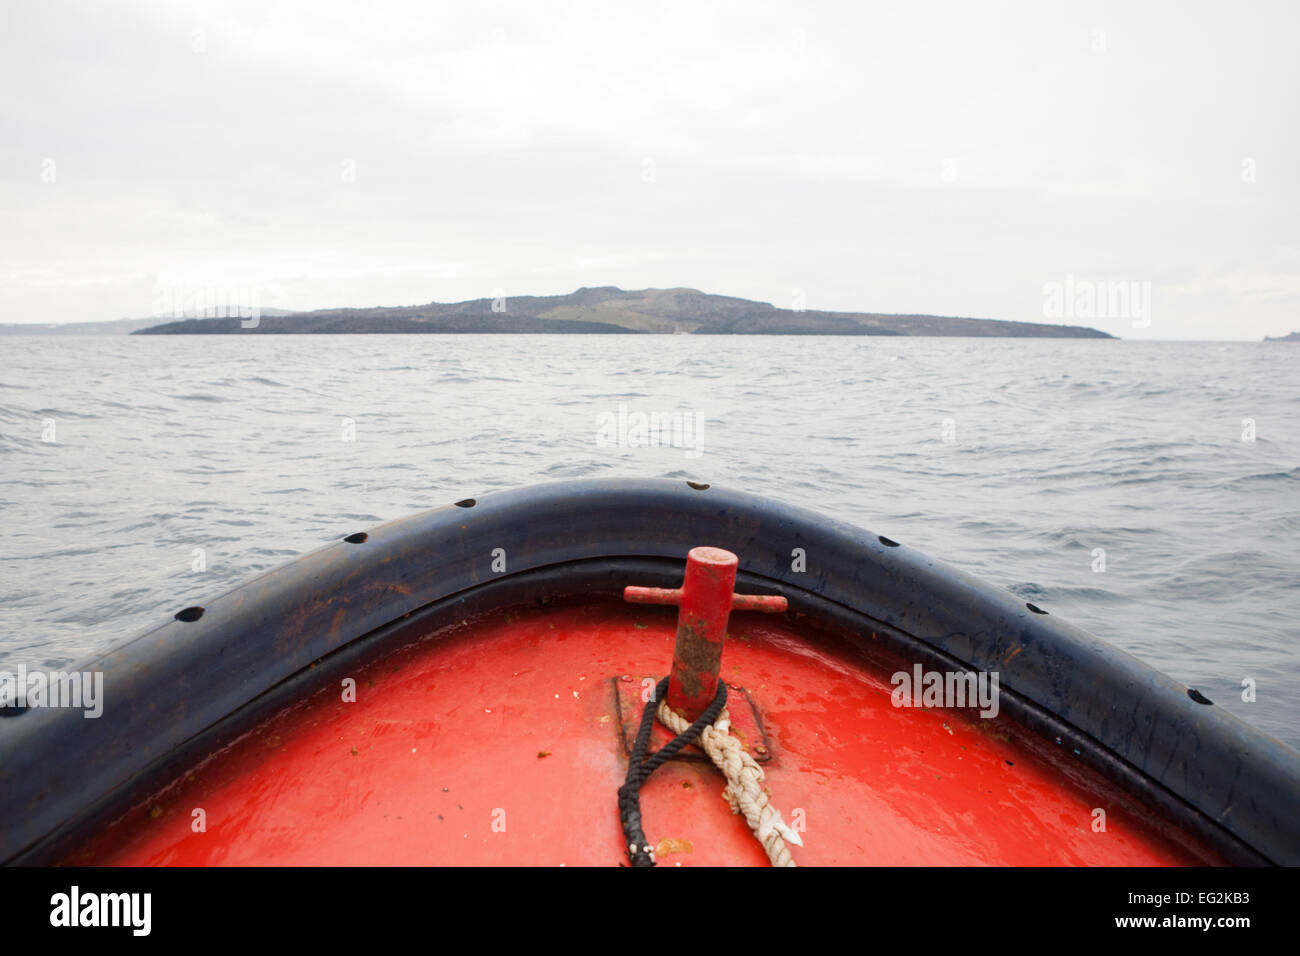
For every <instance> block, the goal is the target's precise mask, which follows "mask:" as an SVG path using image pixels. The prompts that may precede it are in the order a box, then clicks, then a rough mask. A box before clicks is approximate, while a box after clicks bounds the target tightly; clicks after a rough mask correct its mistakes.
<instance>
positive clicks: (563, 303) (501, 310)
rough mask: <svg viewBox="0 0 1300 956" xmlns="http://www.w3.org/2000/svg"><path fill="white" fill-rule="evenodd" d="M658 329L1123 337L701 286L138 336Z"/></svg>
mask: <svg viewBox="0 0 1300 956" xmlns="http://www.w3.org/2000/svg"><path fill="white" fill-rule="evenodd" d="M412 332H416V333H449V332H450V333H621V334H628V333H641V334H645V333H658V334H674V333H676V334H685V335H942V336H982V337H988V338H1088V339H1109V338H1114V336H1111V335H1108V334H1107V333H1105V332H1101V331H1098V330H1097V329H1091V328H1086V327H1084V326H1078V325H1049V324H1044V323H1038V322H1008V321H1003V320H1000V319H967V318H956V317H949V316H938V315H887V314H882V313H875V312H820V311H816V310H811V309H810V310H797V309H778V308H777V307H776V306H773V305H770V304H769V303H766V302H754V301H751V300H749V299H738V298H734V297H732V296H725V295H713V294H710V293H706V292H700V291H698V290H696V289H641V290H638V291H624V290H623V289H619V288H616V287H614V286H601V287H598V288H582V289H579V290H577V291H576V292H572V293H570V294H568V295H552V296H512V297H509V298H504V297H502V298H496V299H471V300H469V301H467V302H448V303H443V302H430V303H428V304H427V305H410V306H392V307H383V306H379V307H373V308H347V309H321V310H317V311H314V312H293V313H289V314H287V315H273V316H272V315H265V314H263V315H261V316H259V317H258V319H257V322H256V323H255V324H254V323H253V322H252V321H251V320H250V319H247V318H244V319H241V318H238V317H228V318H207V319H185V320H181V321H172V322H164V323H162V324H159V325H155V326H153V327H150V328H146V329H140V330H137V331H135V332H133V333H132V334H133V335H209V334H215V335H229V334H265V335H274V334H317V335H319V334H369V333H381V334H382V333H390V334H391V333H412Z"/></svg>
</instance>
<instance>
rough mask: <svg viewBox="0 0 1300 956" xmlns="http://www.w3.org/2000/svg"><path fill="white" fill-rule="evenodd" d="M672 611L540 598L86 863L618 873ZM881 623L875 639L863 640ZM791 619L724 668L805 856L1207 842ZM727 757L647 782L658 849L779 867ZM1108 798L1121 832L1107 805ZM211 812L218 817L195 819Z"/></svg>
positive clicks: (860, 858)
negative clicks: (744, 696)
mask: <svg viewBox="0 0 1300 956" xmlns="http://www.w3.org/2000/svg"><path fill="white" fill-rule="evenodd" d="M674 628H675V610H674V609H673V608H655V607H634V606H628V605H623V604H620V603H616V602H613V601H600V602H588V603H583V604H577V605H567V606H566V605H562V604H561V603H560V602H557V603H556V604H553V605H551V606H550V607H547V608H521V609H514V610H510V611H505V612H501V613H499V614H496V615H492V616H489V617H487V618H484V619H480V620H477V621H473V622H470V624H469V625H468V626H464V627H461V628H458V629H454V630H453V631H450V632H443V633H441V634H439V635H435V636H433V637H431V638H430V639H427V640H425V641H422V642H420V643H419V644H416V645H413V646H410V647H407V648H406V649H404V650H402V651H400V652H397V653H395V654H393V655H391V656H389V657H388V658H386V659H383V660H381V661H378V662H375V663H373V664H371V665H369V666H368V667H367V668H364V669H359V670H358V671H357V673H356V674H355V675H354V676H355V678H356V682H357V694H356V697H357V699H356V702H355V703H345V702H344V701H343V700H342V691H341V688H338V687H332V688H330V689H328V690H326V691H322V692H321V693H319V694H317V695H316V696H315V697H313V698H311V699H310V700H308V701H306V702H304V703H302V704H299V705H297V706H295V707H293V708H291V709H290V710H288V711H286V712H284V713H281V714H280V715H278V716H277V717H275V718H274V719H272V720H271V721H269V722H267V723H266V724H264V725H263V726H261V727H260V728H258V729H257V730H256V731H254V732H253V733H251V734H249V735H247V736H245V737H244V738H242V739H241V740H239V741H237V742H236V743H234V744H233V745H231V746H230V747H228V748H227V749H226V750H224V751H223V752H222V753H220V754H218V755H216V756H215V757H213V758H211V759H210V760H209V761H208V762H207V763H206V764H205V765H204V766H202V767H200V768H196V769H195V770H193V771H192V772H191V773H189V774H187V775H186V776H185V777H184V778H182V779H181V780H178V781H177V782H176V783H174V784H173V785H172V786H171V787H169V788H168V789H167V790H165V791H164V792H162V793H160V794H158V795H156V796H155V797H153V798H151V799H150V800H149V801H147V802H146V803H144V804H143V805H142V806H140V807H137V808H136V809H134V810H132V811H130V813H128V814H127V815H126V816H125V817H124V818H123V819H122V820H121V821H119V822H118V824H117V825H116V826H115V827H113V828H112V829H111V830H109V831H108V832H106V833H105V834H103V835H101V836H100V837H98V838H96V839H95V840H94V841H92V842H91V843H90V844H88V845H87V846H84V847H82V848H81V849H80V850H78V851H77V852H75V853H73V854H71V855H70V856H69V857H68V858H67V860H66V861H65V862H67V863H73V864H96V865H99V864H136V865H140V864H144V865H213V864H217V865H242V864H262V865H280V864H304V865H321V864H379V865H382V864H402V865H429V864H438V865H465V864H504V865H543V866H559V865H562V864H564V865H569V866H574V865H599V866H612V865H617V864H619V863H622V862H625V861H626V856H625V853H624V849H623V846H622V843H623V838H622V831H621V829H620V826H619V819H618V812H617V807H616V803H615V793H616V791H617V789H618V787H619V785H620V784H621V783H622V781H623V776H624V773H625V771H626V754H625V751H624V749H623V742H622V738H621V735H620V730H619V720H618V710H617V704H616V701H615V698H614V694H613V692H612V688H611V684H610V678H611V677H613V676H616V675H621V674H637V675H639V674H660V675H662V674H666V673H667V672H668V667H669V663H670V661H671V658H672V651H673V641H674ZM868 637H869V636H868ZM907 666H908V664H907V663H905V662H900V661H894V660H891V659H889V658H888V657H885V656H883V655H881V654H879V653H878V652H873V654H872V658H871V659H867V658H866V657H864V655H863V654H861V653H860V652H857V651H854V650H851V649H849V648H848V647H847V646H844V645H843V644H841V643H840V642H838V641H836V640H834V639H831V638H829V637H827V636H819V637H815V638H810V637H809V636H807V635H805V634H803V633H801V632H800V631H799V630H796V629H795V628H794V626H793V625H792V622H791V621H790V620H788V619H787V618H786V617H780V618H778V617H768V616H764V615H759V614H751V613H737V614H735V615H734V616H733V618H732V623H731V628H730V637H729V639H728V642H727V645H726V650H725V652H724V654H723V661H722V674H723V676H724V677H725V679H726V680H727V681H728V682H730V683H735V684H740V685H743V686H744V687H745V688H747V689H748V690H749V692H750V694H751V696H752V697H753V700H754V701H755V704H756V705H757V707H758V709H759V712H760V715H761V717H762V719H763V721H764V724H765V727H766V730H767V734H768V738H769V740H770V742H771V744H772V757H771V760H770V762H768V763H766V764H765V765H764V769H765V771H766V773H767V782H768V785H769V787H770V792H771V795H772V800H773V803H774V804H775V805H776V806H777V807H778V808H779V809H780V810H781V811H782V814H783V815H784V817H785V819H786V820H787V821H789V822H794V823H796V824H798V823H800V822H801V823H802V824H803V827H804V832H803V839H804V843H805V846H804V847H803V848H799V847H791V850H792V852H793V855H794V858H795V860H796V861H797V862H798V863H799V864H801V865H814V866H818V865H820V866H825V865H835V864H867V865H875V864H891V865H899V864H901V865H931V864H941V865H947V864H954V865H963V864H1020V865H1057V864H1063V865H1092V866H1105V865H1159V864H1187V863H1196V862H1201V861H1203V860H1204V861H1209V862H1214V860H1213V858H1212V857H1208V856H1204V855H1201V856H1194V855H1192V853H1191V852H1189V851H1188V850H1185V849H1182V848H1180V847H1179V846H1176V845H1175V844H1174V843H1172V842H1170V841H1169V840H1168V839H1166V838H1165V836H1163V835H1162V834H1161V833H1160V828H1159V824H1158V822H1155V821H1148V820H1144V818H1143V813H1142V811H1141V810H1140V808H1137V807H1135V806H1134V805H1133V804H1131V803H1130V802H1129V801H1128V798H1126V797H1124V796H1122V795H1120V794H1119V793H1118V792H1116V791H1115V790H1114V789H1113V788H1112V787H1110V786H1109V785H1107V784H1105V783H1104V782H1102V781H1100V780H1098V779H1095V778H1093V777H1091V775H1089V774H1087V773H1083V772H1081V771H1080V770H1079V768H1078V766H1077V765H1075V766H1074V767H1073V769H1072V770H1071V771H1070V773H1069V775H1066V774H1064V773H1062V772H1061V771H1060V770H1059V769H1058V768H1057V766H1056V763H1057V761H1058V760H1060V759H1061V758H1060V757H1059V756H1058V755H1057V754H1055V753H1053V752H1052V749H1051V748H1050V747H1049V746H1046V745H1040V744H1038V743H1037V742H1036V741H1034V740H1032V739H1029V738H1028V737H1027V735H1025V734H1024V733H1023V732H1022V731H1020V730H1019V728H1017V726H1016V725H1015V724H1013V723H1010V722H1009V721H1008V720H1007V719H1006V718H1005V717H1000V718H998V719H997V720H993V721H990V720H981V719H979V718H977V717H976V716H975V713H974V712H973V711H945V710H924V709H920V708H916V709H912V708H896V707H894V706H893V705H892V703H891V698H890V692H891V690H892V689H893V688H892V686H891V685H890V683H889V676H890V674H891V673H893V672H894V671H896V670H899V669H902V668H904V667H907ZM721 793H722V778H721V775H720V774H719V773H718V772H717V771H716V770H714V769H713V768H712V766H710V765H708V764H702V763H687V762H680V761H674V762H670V763H668V764H666V765H665V766H663V767H662V768H660V769H659V770H658V771H657V772H656V773H655V775H654V776H653V777H651V778H650V780H649V781H648V782H647V784H646V785H645V787H644V789H643V792H642V808H643V811H644V814H645V821H646V833H647V835H648V836H649V838H650V840H651V841H652V842H654V843H656V844H657V845H658V852H657V854H656V856H657V859H658V861H659V864H660V865H661V866H662V865H668V866H671V865H674V864H681V865H683V866H693V865H733V864H734V865H766V862H767V861H766V858H765V857H764V855H763V852H762V850H761V848H760V847H759V846H758V844H757V842H756V841H755V840H754V839H753V837H752V836H751V835H750V833H749V830H748V829H747V827H746V826H745V823H744V821H743V819H741V818H740V817H737V816H733V815H732V814H731V813H730V811H729V810H728V808H727V805H726V803H725V801H724V800H723V799H722V796H721ZM1094 808H1102V809H1104V810H1105V811H1106V829H1105V832H1095V831H1094V829H1093V820H1094V815H1093V810H1094ZM196 809H201V810H202V811H203V814H204V816H205V818H206V831H205V832H195V830H194V821H195V819H196V818H195V814H194V811H195V810H196Z"/></svg>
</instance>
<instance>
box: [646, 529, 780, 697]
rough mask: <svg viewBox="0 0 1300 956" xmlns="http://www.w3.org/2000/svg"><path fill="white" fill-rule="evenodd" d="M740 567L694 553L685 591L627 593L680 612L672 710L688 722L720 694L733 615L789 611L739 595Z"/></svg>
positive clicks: (732, 559)
mask: <svg viewBox="0 0 1300 956" xmlns="http://www.w3.org/2000/svg"><path fill="white" fill-rule="evenodd" d="M739 565H740V559H739V558H737V557H736V556H735V555H734V554H732V553H731V552H730V551H724V550H723V549H722V548H708V547H702V548H691V551H690V553H689V554H688V555H687V556H686V576H685V578H684V579H683V581H682V586H681V587H680V588H642V587H635V586H629V587H627V588H624V589H623V599H624V600H625V601H631V602H632V603H634V604H675V605H676V606H677V607H678V609H679V610H678V613H677V646H676V647H675V648H674V649H673V669H672V672H671V673H670V675H669V678H668V706H669V707H670V708H672V710H673V711H675V712H676V713H677V714H678V715H680V716H681V717H683V718H685V719H686V720H690V721H693V720H695V719H696V718H697V717H699V716H700V714H702V713H704V711H705V710H706V709H708V706H709V704H711V703H713V698H714V697H715V696H716V695H717V692H718V672H719V669H720V668H721V666H722V643H723V640H724V639H725V638H726V636H727V619H728V618H729V617H730V616H731V612H732V611H733V610H737V611H768V612H781V611H784V610H785V609H786V607H787V606H788V602H787V601H786V599H785V598H783V597H766V596H762V595H757V594H736V593H734V591H733V590H732V589H733V588H734V587H735V586H736V568H737V567H739Z"/></svg>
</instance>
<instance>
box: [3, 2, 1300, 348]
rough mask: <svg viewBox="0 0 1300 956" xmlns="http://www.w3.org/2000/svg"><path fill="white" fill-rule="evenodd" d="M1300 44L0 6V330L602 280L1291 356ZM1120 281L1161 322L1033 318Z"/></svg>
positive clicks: (1297, 8) (1102, 7) (1082, 315)
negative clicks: (196, 309) (180, 296)
mask: <svg viewBox="0 0 1300 956" xmlns="http://www.w3.org/2000/svg"><path fill="white" fill-rule="evenodd" d="M1298 28H1300V4H1296V3H1284V2H1278V3H1254V2H1234V3H1217V4H1211V3H1187V2H1183V3H1173V2H1169V3H1143V4H1134V3H1115V4H1098V3H1086V4H1084V3H1075V4H1065V3H1052V2H1042V0H1038V2H1026V3H1005V4H998V3H983V4H970V3H942V4H920V3H914V2H910V0H909V2H906V3H905V2H902V0H899V2H894V3H889V4H875V3H865V2H861V0H854V2H846V3H822V4H818V3H813V2H802V3H791V4H785V3H777V2H767V0H744V2H737V3H734V4H707V3H702V2H698V0H695V2H686V3H681V4H671V3H661V2H654V3H649V2H640V3H620V2H614V0H604V2H596V3H556V2H538V0H532V2H517V3H515V2H511V3H483V2H477V0H476V2H460V3H454V4H453V3H440V2H430V0H417V2H410V3H396V2H377V0H365V2H358V3H350V2H325V0H309V2H264V0H250V2H228V3H215V2H193V0H158V2H113V3H103V2H84V3H70V2H63V0H57V2H49V0H7V2H6V3H5V4H4V5H3V7H0V322H63V321H87V320H96V319H110V318H120V317H124V316H133V317H144V316H148V315H150V314H151V310H152V309H153V308H154V307H155V303H156V301H157V297H156V295H155V293H156V292H157V291H158V289H159V288H171V289H176V288H181V287H185V286H186V285H189V286H191V287H193V286H203V285H205V284H206V285H211V284H226V285H229V286H240V287H246V288H247V287H252V286H253V285H255V286H256V287H257V288H258V289H259V290H260V296H261V304H262V305H264V306H276V307H283V308H298V309H310V308H323V307H329V306H342V305H381V304H382V305H405V304H412V303H418V302H428V301H431V300H436V301H455V300H461V299H468V298H477V297H481V296H490V295H494V294H496V292H497V290H501V291H503V292H504V293H505V294H506V295H507V296H509V295H522V294H554V293H562V292H568V291H572V290H573V289H575V288H577V287H579V286H584V285H586V286H593V285H617V286H621V287H623V288H625V289H627V288H633V289H636V288H644V287H670V286H690V287H694V288H698V289H702V290H705V291H708V292H717V293H724V294H729V295H738V296H744V297H747V298H754V299H760V300H763V301H768V302H772V303H774V304H776V305H779V306H783V307H789V306H790V305H792V304H794V303H796V297H797V296H799V295H802V297H803V299H802V301H803V302H804V303H805V304H806V307H807V308H810V309H840V310H853V311H879V312H908V313H933V314H940V315H964V316H978V317H989V318H1002V319H1020V320H1026V321H1060V322H1074V323H1078V324H1084V325H1093V326H1096V327H1098V328H1102V329H1105V330H1107V331H1109V332H1112V333H1115V334H1118V335H1121V336H1124V337H1132V338H1139V337H1154V338H1245V339H1258V338H1260V337H1262V336H1263V335H1265V334H1272V335H1277V334H1283V333H1286V332H1289V331H1292V330H1296V329H1300V224H1298V223H1300V106H1298V104H1297V99H1298V98H1300V57H1297V56H1295V54H1294V51H1293V47H1294V43H1295V37H1296V34H1297V30H1298ZM1067 277H1068V278H1067ZM1067 282H1068V283H1069V285H1068V286H1067V284H1066V283H1067ZM1119 282H1124V283H1134V285H1132V286H1126V287H1125V288H1126V289H1131V290H1133V291H1135V292H1140V291H1141V290H1143V289H1146V290H1149V292H1150V302H1151V305H1150V309H1149V314H1146V315H1144V314H1142V309H1141V306H1140V304H1139V305H1136V306H1134V305H1130V306H1127V307H1126V309H1127V311H1125V310H1124V309H1120V310H1119V311H1120V313H1121V314H1117V315H1104V314H1099V313H1098V312H1094V313H1093V314H1092V315H1093V316H1095V317H1090V316H1089V314H1088V313H1087V309H1088V308H1089V306H1088V305H1087V299H1086V298H1084V299H1078V300H1077V304H1078V309H1076V311H1075V314H1073V315H1071V314H1066V315H1062V316H1056V315H1053V314H1051V313H1052V309H1053V306H1052V305H1051V304H1049V303H1050V302H1051V301H1052V294H1053V292H1054V291H1055V292H1057V293H1059V292H1060V291H1061V290H1062V289H1065V288H1070V289H1072V290H1074V292H1073V293H1072V295H1077V293H1078V291H1079V290H1080V289H1085V290H1086V289H1088V288H1094V289H1104V288H1105V287H1104V286H1101V285H1100V284H1101V283H1119ZM1147 283H1149V285H1146V284H1147ZM1089 284H1092V285H1091V286H1089ZM1110 288H1112V289H1114V288H1116V287H1115V286H1112V287H1110ZM1134 301H1135V302H1138V303H1140V302H1141V296H1140V295H1139V296H1137V298H1136V299H1135V300H1134ZM1060 302H1061V299H1060V298H1059V296H1058V298H1057V300H1056V303H1057V306H1059V304H1060ZM1100 308H1101V311H1105V308H1104V306H1103V307H1100Z"/></svg>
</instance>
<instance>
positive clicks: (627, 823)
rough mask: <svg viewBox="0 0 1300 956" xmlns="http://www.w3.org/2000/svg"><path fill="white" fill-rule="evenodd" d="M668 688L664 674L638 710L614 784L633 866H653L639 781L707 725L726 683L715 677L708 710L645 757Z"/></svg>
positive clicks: (716, 711)
mask: <svg viewBox="0 0 1300 956" xmlns="http://www.w3.org/2000/svg"><path fill="white" fill-rule="evenodd" d="M667 691H668V678H667V677H665V678H664V679H663V680H661V681H660V682H659V683H658V684H657V685H655V692H654V696H653V697H651V698H650V699H649V700H648V701H646V705H645V710H643V711H642V712H641V726H640V727H639V728H638V729H637V732H636V742H635V743H633V744H632V754H631V756H630V757H628V761H627V780H626V782H625V783H624V784H623V786H621V787H619V788H618V815H619V817H620V818H621V819H622V821H623V837H624V840H625V845H626V846H627V856H628V859H629V860H631V862H632V865H633V866H654V865H655V861H654V857H653V856H651V855H650V845H649V844H648V843H647V842H646V837H645V831H644V830H642V829H641V784H643V783H645V781H646V778H647V777H649V776H650V774H652V773H654V772H655V768H657V767H658V766H659V765H660V764H662V763H663V762H664V761H665V760H668V759H669V758H670V757H672V756H673V755H674V754H676V753H677V751H679V750H681V749H682V748H683V747H685V746H687V745H688V744H692V743H694V742H695V739H696V738H697V737H699V736H700V732H701V731H702V730H704V728H705V727H708V726H710V725H711V724H712V723H713V722H714V721H715V720H717V719H718V714H720V713H722V708H723V707H726V706H727V685H726V682H725V681H721V680H720V681H718V693H717V695H716V696H714V698H713V703H711V704H709V708H708V710H706V711H705V712H704V713H702V714H700V716H699V717H698V718H697V719H696V721H695V723H693V724H691V725H690V726H689V727H687V728H686V729H685V730H683V731H682V732H681V733H680V734H678V735H677V736H676V737H674V738H673V739H672V740H670V741H669V742H668V743H666V744H664V745H663V746H662V747H661V748H660V749H658V750H656V751H655V752H654V753H653V754H651V755H650V756H649V757H647V756H646V753H645V752H646V748H647V747H649V746H650V731H651V730H653V729H654V723H655V711H656V709H658V706H659V700H660V699H661V698H662V697H663V695H664V694H665V693H667Z"/></svg>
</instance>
